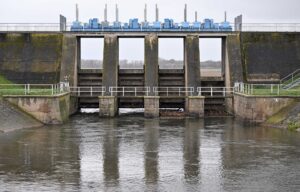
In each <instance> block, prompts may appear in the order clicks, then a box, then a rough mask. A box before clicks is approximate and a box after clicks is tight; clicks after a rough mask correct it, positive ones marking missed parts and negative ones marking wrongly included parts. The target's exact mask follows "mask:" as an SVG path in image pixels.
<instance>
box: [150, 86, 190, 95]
mask: <svg viewBox="0 0 300 192" xmlns="http://www.w3.org/2000/svg"><path fill="white" fill-rule="evenodd" d="M153 92H154V94H155V95H156V96H160V95H161V96H167V97H168V96H191V95H193V93H194V87H153Z"/></svg>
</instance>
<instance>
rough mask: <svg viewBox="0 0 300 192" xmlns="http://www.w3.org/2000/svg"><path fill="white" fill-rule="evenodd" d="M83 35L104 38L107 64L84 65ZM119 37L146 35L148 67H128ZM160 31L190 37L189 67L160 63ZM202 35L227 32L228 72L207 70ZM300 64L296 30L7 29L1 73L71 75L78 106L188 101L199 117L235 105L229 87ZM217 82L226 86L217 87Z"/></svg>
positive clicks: (149, 108) (155, 108)
mask: <svg viewBox="0 0 300 192" xmlns="http://www.w3.org/2000/svg"><path fill="white" fill-rule="evenodd" d="M82 38H103V39H104V52H103V69H82V68H81V64H80V61H81V58H80V55H81V54H80V52H81V50H80V49H81V46H80V42H81V39H82ZM119 38H143V39H144V52H145V57H144V67H143V69H120V67H119ZM160 38H182V39H184V68H183V69H160V67H159V64H158V58H159V57H158V47H159V39H160ZM202 38H221V39H222V73H221V74H222V75H221V77H217V78H216V77H215V78H207V77H201V75H200V54H201V50H200V48H199V41H201V39H202ZM132 51H134V50H132ZM299 63H300V33H294V32H155V33H152V32H115V33H112V32H1V33H0V75H2V76H4V77H5V78H6V79H8V80H10V81H12V82H14V83H22V84H31V83H32V84H36V83H44V84H49V83H51V84H52V83H53V84H54V83H59V82H64V81H68V82H69V84H70V87H71V89H72V90H73V91H72V90H71V97H70V113H74V112H76V111H78V110H79V109H80V108H98V107H99V106H100V114H101V111H102V112H103V114H102V115H101V116H114V115H115V114H117V111H118V108H145V114H148V115H147V116H154V117H156V116H159V108H185V111H186V112H187V113H189V114H191V115H193V116H198V117H202V116H203V115H204V111H209V110H215V111H227V112H230V111H232V109H233V108H234V107H233V104H234V102H233V96H232V95H230V94H227V90H226V87H228V88H229V87H233V86H234V83H236V82H244V83H278V82H279V81H280V79H281V78H283V77H285V76H286V75H288V74H290V73H291V72H293V71H295V70H297V69H298V68H299ZM199 87H200V88H201V89H203V90H204V91H202V94H201V95H199V90H197V89H199ZM213 87H215V88H216V89H217V88H222V89H221V91H220V90H219V91H216V92H214V93H213V91H211V92H210V91H209V90H210V89H211V90H212V88H213ZM205 88H207V90H208V91H207V90H206V91H205ZM222 90H223V92H222ZM200 92H201V90H200Z"/></svg>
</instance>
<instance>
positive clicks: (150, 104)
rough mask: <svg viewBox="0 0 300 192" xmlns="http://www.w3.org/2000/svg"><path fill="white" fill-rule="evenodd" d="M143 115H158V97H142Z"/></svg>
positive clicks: (154, 116) (153, 116) (152, 116)
mask: <svg viewBox="0 0 300 192" xmlns="http://www.w3.org/2000/svg"><path fill="white" fill-rule="evenodd" d="M144 109H145V112H144V116H145V117H150V118H156V117H159V97H158V96H147V97H144Z"/></svg>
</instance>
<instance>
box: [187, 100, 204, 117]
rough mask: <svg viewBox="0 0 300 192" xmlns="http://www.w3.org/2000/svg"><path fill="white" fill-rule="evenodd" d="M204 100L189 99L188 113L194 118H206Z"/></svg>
mask: <svg viewBox="0 0 300 192" xmlns="http://www.w3.org/2000/svg"><path fill="white" fill-rule="evenodd" d="M204 99H205V97H202V96H192V97H187V102H186V103H187V109H188V110H187V113H188V115H189V116H192V117H200V118H201V117H204Z"/></svg>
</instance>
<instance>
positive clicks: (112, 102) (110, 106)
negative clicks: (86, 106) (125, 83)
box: [99, 96, 118, 117]
mask: <svg viewBox="0 0 300 192" xmlns="http://www.w3.org/2000/svg"><path fill="white" fill-rule="evenodd" d="M99 109H100V110H99V116H100V117H115V116H116V115H117V114H118V99H117V97H114V96H101V97H99Z"/></svg>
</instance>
